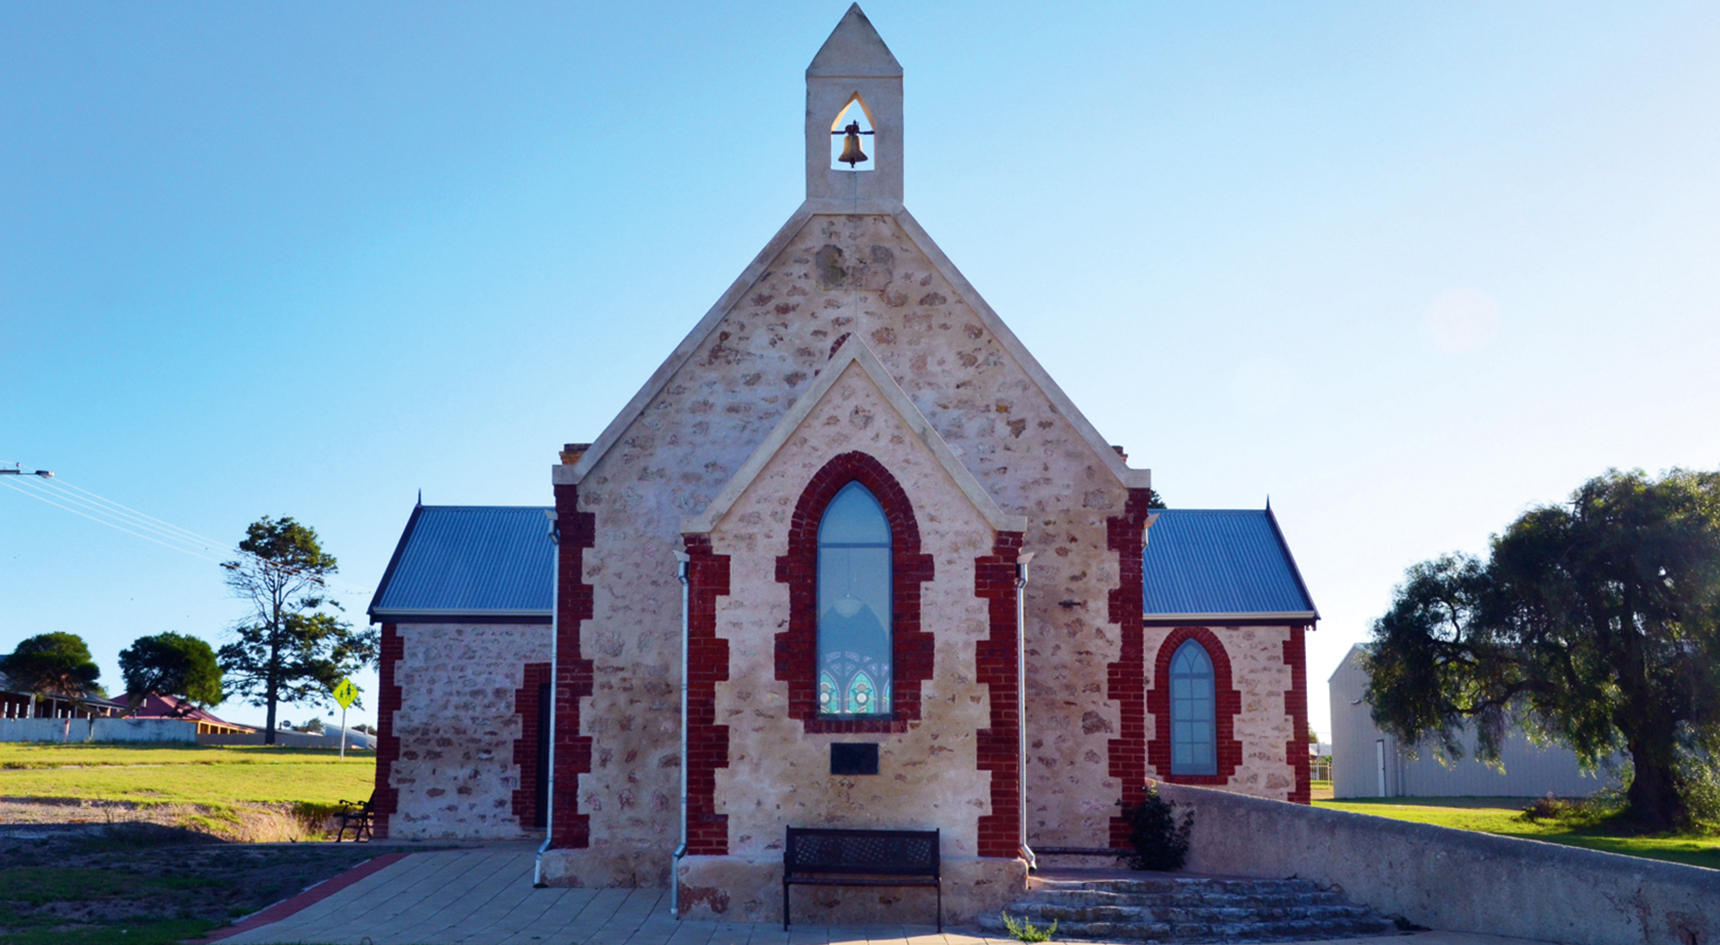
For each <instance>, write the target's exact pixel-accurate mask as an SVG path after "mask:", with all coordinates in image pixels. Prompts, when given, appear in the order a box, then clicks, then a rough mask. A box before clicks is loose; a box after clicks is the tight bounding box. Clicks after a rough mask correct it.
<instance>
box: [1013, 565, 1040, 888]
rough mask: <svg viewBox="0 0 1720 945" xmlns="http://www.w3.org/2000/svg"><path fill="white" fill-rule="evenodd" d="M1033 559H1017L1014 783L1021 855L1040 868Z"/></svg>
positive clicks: (1030, 870) (1031, 869)
mask: <svg viewBox="0 0 1720 945" xmlns="http://www.w3.org/2000/svg"><path fill="white" fill-rule="evenodd" d="M1032 562H1033V552H1031V551H1029V552H1028V553H1026V554H1024V555H1022V556H1020V557H1019V558H1017V559H1016V561H1015V711H1016V720H1015V734H1016V736H1017V738H1018V741H1017V743H1016V755H1015V786H1016V790H1017V791H1019V792H1020V797H1019V800H1018V801H1017V804H1016V806H1017V808H1018V810H1019V813H1020V815H1021V818H1020V823H1019V824H1018V825H1017V826H1018V828H1019V830H1020V834H1019V836H1020V838H1021V858H1022V859H1024V860H1026V861H1027V870H1028V872H1032V871H1034V870H1037V869H1039V860H1038V859H1037V858H1036V857H1035V856H1034V855H1033V848H1032V847H1030V846H1028V845H1027V566H1028V565H1029V564H1031V563H1032Z"/></svg>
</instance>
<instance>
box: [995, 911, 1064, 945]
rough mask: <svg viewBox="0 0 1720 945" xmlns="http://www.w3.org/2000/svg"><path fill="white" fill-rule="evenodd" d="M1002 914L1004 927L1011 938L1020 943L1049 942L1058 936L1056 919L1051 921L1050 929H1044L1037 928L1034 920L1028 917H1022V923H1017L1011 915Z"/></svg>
mask: <svg viewBox="0 0 1720 945" xmlns="http://www.w3.org/2000/svg"><path fill="white" fill-rule="evenodd" d="M1001 914H1002V916H1003V927H1004V928H1006V929H1008V930H1009V934H1010V937H1012V938H1014V939H1015V940H1016V941H1018V942H1049V941H1051V936H1053V935H1056V934H1057V920H1056V919H1052V920H1051V927H1050V928H1048V929H1042V928H1037V927H1035V926H1034V924H1033V920H1032V919H1029V918H1028V917H1026V916H1022V917H1021V921H1020V922H1017V921H1015V919H1013V918H1011V917H1010V915H1009V913H1007V912H1005V913H1001Z"/></svg>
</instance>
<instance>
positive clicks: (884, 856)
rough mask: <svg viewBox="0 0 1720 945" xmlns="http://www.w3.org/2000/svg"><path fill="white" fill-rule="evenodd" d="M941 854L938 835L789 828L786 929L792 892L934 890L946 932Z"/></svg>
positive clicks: (784, 875)
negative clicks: (802, 888) (794, 888)
mask: <svg viewBox="0 0 1720 945" xmlns="http://www.w3.org/2000/svg"><path fill="white" fill-rule="evenodd" d="M941 865H942V855H941V853H940V849H939V840H938V831H936V830H841V829H835V828H821V827H790V828H788V844H787V846H786V847H784V848H783V851H782V928H783V930H784V931H787V930H788V887H789V886H791V885H796V884H804V885H808V886H930V887H932V888H934V889H936V890H937V891H938V931H939V932H942V931H943V930H944V887H943V880H942V877H941V874H940V873H939V868H940V866H941Z"/></svg>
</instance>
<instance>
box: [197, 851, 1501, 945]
mask: <svg viewBox="0 0 1720 945" xmlns="http://www.w3.org/2000/svg"><path fill="white" fill-rule="evenodd" d="M534 852H535V848H534V847H532V846H531V845H529V844H492V845H487V846H483V847H479V848H472V849H461V850H444V851H438V852H433V853H413V854H410V855H408V856H406V857H404V858H402V859H400V860H398V861H396V862H392V863H389V864H388V865H386V866H383V867H382V868H381V869H375V870H374V871H372V872H370V873H368V874H367V875H363V876H362V877H361V878H359V879H357V880H356V881H354V882H349V883H347V884H346V885H344V886H342V887H340V888H338V890H337V891H335V892H334V893H332V894H331V895H328V896H327V897H325V898H322V899H320V900H319V901H316V902H313V903H311V904H310V905H308V906H306V907H304V908H302V909H300V910H298V911H297V912H293V913H292V914H290V915H286V916H285V917H283V918H280V919H278V920H277V921H274V922H272V923H270V924H268V925H263V926H260V927H256V928H251V929H248V930H246V931H243V932H240V933H238V934H236V935H232V936H229V937H226V938H221V939H220V942H219V945H265V943H267V945H288V943H291V945H300V943H316V945H322V943H329V945H551V943H553V945H834V943H862V942H864V943H881V945H882V943H888V945H1019V943H1016V942H1015V941H1014V940H1013V939H1002V940H999V939H990V938H986V937H985V933H983V932H980V931H978V930H975V929H966V930H958V929H953V928H951V929H946V931H944V932H943V933H942V934H940V933H939V932H938V931H937V930H936V929H935V928H933V927H932V926H929V925H926V926H900V925H866V926H850V927H838V926H813V925H808V926H795V927H794V928H793V929H792V930H790V931H788V932H784V931H783V930H782V926H780V925H778V924H775V923H741V922H692V921H688V922H678V921H676V920H675V919H672V918H670V917H669V894H668V892H667V891H665V890H661V889H533V888H532V885H531V882H532V856H533V853H534ZM361 869H362V867H361ZM330 882H331V884H332V883H335V882H338V880H331V881H330ZM307 898H311V897H307ZM277 914H278V913H277ZM216 934H217V935H220V933H216ZM1339 941H1340V942H1342V945H1386V943H1390V945H1529V943H1525V942H1524V941H1523V940H1522V939H1510V938H1501V937H1498V936H1493V935H1474V934H1470V933H1459V932H1418V933H1415V934H1413V935H1393V936H1384V937H1378V938H1355V939H1341V940H1339Z"/></svg>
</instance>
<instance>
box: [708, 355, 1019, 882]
mask: <svg viewBox="0 0 1720 945" xmlns="http://www.w3.org/2000/svg"><path fill="white" fill-rule="evenodd" d="M848 450H862V451H865V452H867V453H869V454H871V455H872V456H873V457H874V458H876V459H878V460H879V461H880V462H882V463H883V465H884V466H885V467H886V468H887V469H889V470H890V473H891V474H892V475H893V476H895V478H896V480H897V481H898V482H899V483H900V484H901V486H902V488H903V490H904V491H905V492H906V493H907V495H908V498H909V501H910V502H912V503H913V508H914V517H915V519H916V520H917V522H918V525H919V532H920V541H921V551H922V552H923V553H925V554H930V555H931V556H932V559H933V561H934V562H936V565H935V568H936V571H935V576H934V579H933V580H931V581H927V582H925V583H923V584H921V585H920V595H921V598H920V600H921V611H920V612H921V629H922V630H923V631H925V632H928V633H931V634H933V637H934V642H935V651H934V657H933V673H932V678H930V679H928V680H926V681H925V682H924V684H923V686H922V689H921V717H920V720H919V721H918V722H910V723H908V731H906V732H901V733H885V734H850V735H828V734H816V733H814V734H809V733H807V732H806V731H805V724H804V723H803V722H801V721H800V720H798V719H794V718H791V717H789V715H788V712H787V707H788V684H787V683H786V682H779V681H777V679H776V654H775V647H774V642H775V636H776V634H777V633H778V632H779V631H780V630H782V629H783V620H784V618H785V616H786V615H787V613H788V607H789V600H788V597H789V589H788V585H786V584H781V583H778V582H777V580H776V557H777V555H778V554H779V553H781V551H782V550H783V549H785V548H786V547H787V543H788V530H789V525H790V521H791V519H792V518H793V515H794V511H795V505H796V503H797V501H798V500H799V498H800V495H801V493H802V492H803V491H804V490H805V488H806V485H807V483H808V482H809V481H811V480H812V478H813V476H814V474H816V473H817V472H818V470H819V469H820V468H822V467H823V466H824V465H825V464H826V463H828V462H829V461H830V460H831V459H832V458H833V457H835V456H836V455H838V454H840V453H843V452H846V451H848ZM993 537H994V534H993V532H992V530H991V528H990V526H989V525H988V524H987V523H986V521H985V519H984V518H982V517H981V515H980V513H979V512H978V511H977V510H976V509H975V508H974V507H973V505H972V504H971V503H970V502H969V501H968V499H967V497H966V496H965V495H963V494H962V493H961V491H960V490H959V489H958V488H957V487H956V485H955V483H954V482H953V481H951V479H950V477H949V474H948V473H946V472H945V471H944V469H943V467H942V466H940V465H939V464H938V462H937V460H936V459H935V458H934V457H933V456H932V454H931V451H930V450H929V449H927V448H926V446H925V444H923V443H922V442H920V440H919V438H918V437H916V436H915V435H914V434H913V432H912V430H910V429H909V428H908V426H907V425H906V424H904V423H903V421H902V418H901V416H900V415H899V414H897V413H896V412H895V410H894V409H892V408H891V407H890V405H889V404H888V402H886V401H885V400H884V397H883V395H882V394H881V393H880V392H879V390H878V388H877V387H876V386H875V385H874V384H873V383H872V381H871V379H870V378H868V377H867V376H866V374H865V372H864V371H862V370H860V368H859V366H858V365H850V366H849V368H848V370H847V371H846V373H844V375H843V376H842V378H841V379H840V380H838V381H837V382H836V386H834V387H832V388H831V390H830V392H829V394H828V395H827V396H826V397H825V399H824V401H823V402H822V403H821V404H820V405H819V406H818V407H816V408H815V409H814V410H813V411H812V413H811V414H809V415H808V416H807V418H806V421H805V422H804V423H803V424H802V425H801V427H800V429H799V430H798V431H797V432H796V433H795V435H794V436H792V437H791V438H790V440H789V442H788V443H787V444H786V445H785V446H784V447H783V449H782V450H781V451H780V452H778V453H777V454H776V457H775V458H774V459H772V460H771V462H770V463H768V464H767V465H766V466H765V469H764V471H763V473H762V474H761V475H760V476H759V477H758V478H757V479H755V480H754V481H753V483H752V485H751V487H750V488H749V489H748V490H747V491H746V493H745V494H743V495H742V497H741V500H740V501H739V502H738V503H736V504H735V506H734V507H732V508H731V509H730V510H729V513H728V515H727V516H726V517H725V518H724V519H723V521H722V522H721V523H720V524H719V525H718V527H717V528H716V529H715V530H714V531H713V532H712V534H711V542H712V547H713V549H714V550H715V552H716V553H717V554H726V555H729V556H730V558H729V569H730V570H729V574H730V577H729V581H730V594H729V595H728V596H727V597H723V598H719V600H718V602H717V633H718V634H719V635H720V636H723V637H726V638H728V640H729V681H728V682H726V683H718V684H717V706H716V708H717V722H718V723H719V724H726V725H728V726H729V766H728V767H727V768H722V769H719V770H718V771H717V773H716V774H717V793H716V802H717V811H718V812H719V813H725V814H727V815H728V816H729V852H730V853H731V854H735V855H740V856H765V855H766V854H768V853H769V852H770V851H777V855H778V856H780V851H781V850H782V845H783V829H784V828H785V827H787V826H799V827H811V826H821V827H876V828H893V829H913V830H930V829H932V828H941V829H942V831H943V837H942V840H943V850H944V853H945V855H946V856H952V857H972V856H975V855H977V853H978V847H977V844H978V833H977V825H978V818H979V817H980V816H981V815H983V814H988V813H990V812H991V802H990V790H991V775H990V773H989V772H982V771H979V770H977V769H976V765H977V762H978V754H977V749H976V741H975V733H976V732H977V731H978V730H979V729H982V728H985V727H987V726H988V725H989V724H990V711H991V707H990V704H989V702H988V701H987V695H988V693H987V687H986V686H985V685H984V684H982V683H980V682H979V681H978V680H977V679H976V678H975V677H976V672H977V665H978V664H977V662H976V660H975V656H974V646H975V644H976V643H977V642H978V641H979V640H981V639H983V638H985V637H987V636H989V635H990V632H991V626H990V618H989V614H988V606H987V602H986V601H984V600H982V599H980V598H978V597H976V596H974V558H975V557H977V556H979V555H985V554H989V553H990V552H991V548H992V539H993ZM856 741H859V742H877V743H878V745H879V765H878V768H879V773H878V774H877V775H868V776H863V777H833V776H832V775H831V774H830V744H831V743H832V742H856Z"/></svg>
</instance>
